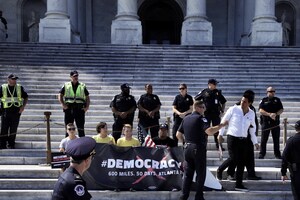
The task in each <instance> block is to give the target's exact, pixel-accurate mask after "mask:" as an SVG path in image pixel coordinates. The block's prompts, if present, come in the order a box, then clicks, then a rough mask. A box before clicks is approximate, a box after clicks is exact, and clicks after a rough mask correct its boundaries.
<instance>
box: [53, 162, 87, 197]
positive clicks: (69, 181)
mask: <svg viewBox="0 0 300 200" xmlns="http://www.w3.org/2000/svg"><path fill="white" fill-rule="evenodd" d="M91 198H92V196H91V194H90V193H89V192H88V191H87V188H86V182H85V181H84V180H83V179H82V177H81V175H80V174H79V173H78V171H77V170H76V169H74V168H73V167H69V168H68V169H66V171H64V173H62V174H61V175H60V177H59V178H58V181H57V182H56V184H55V185H54V190H53V195H52V200H90V199H91Z"/></svg>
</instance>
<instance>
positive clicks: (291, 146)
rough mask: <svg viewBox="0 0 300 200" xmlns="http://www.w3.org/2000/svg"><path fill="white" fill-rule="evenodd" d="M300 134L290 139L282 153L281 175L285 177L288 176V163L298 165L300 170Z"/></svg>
mask: <svg viewBox="0 0 300 200" xmlns="http://www.w3.org/2000/svg"><path fill="white" fill-rule="evenodd" d="M299 152H300V133H297V134H295V135H294V136H292V137H290V138H289V139H288V140H287V142H286V146H285V149H284V151H283V153H282V168H281V173H282V175H283V176H285V175H286V172H287V170H286V169H287V166H288V163H291V164H292V163H297V165H298V166H297V169H300V153H299Z"/></svg>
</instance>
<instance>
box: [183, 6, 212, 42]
mask: <svg viewBox="0 0 300 200" xmlns="http://www.w3.org/2000/svg"><path fill="white" fill-rule="evenodd" d="M186 9H187V10H186V17H185V19H184V22H183V24H182V33H181V44H182V45H212V25H211V23H210V22H209V21H207V17H206V0H187V8H186Z"/></svg>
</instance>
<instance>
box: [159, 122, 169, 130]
mask: <svg viewBox="0 0 300 200" xmlns="http://www.w3.org/2000/svg"><path fill="white" fill-rule="evenodd" d="M159 128H160V129H163V128H164V129H169V126H168V124H167V123H163V124H160V125H159Z"/></svg>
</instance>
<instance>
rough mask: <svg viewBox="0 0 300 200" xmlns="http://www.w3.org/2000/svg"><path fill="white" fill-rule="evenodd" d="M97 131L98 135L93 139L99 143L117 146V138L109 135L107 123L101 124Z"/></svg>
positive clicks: (98, 125)
mask: <svg viewBox="0 0 300 200" xmlns="http://www.w3.org/2000/svg"><path fill="white" fill-rule="evenodd" d="M96 131H97V133H98V134H97V135H95V136H93V139H94V140H95V141H96V142H97V143H107V144H116V141H115V138H114V137H112V136H110V135H108V134H107V124H106V123H105V122H99V123H98V124H97V126H96Z"/></svg>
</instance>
